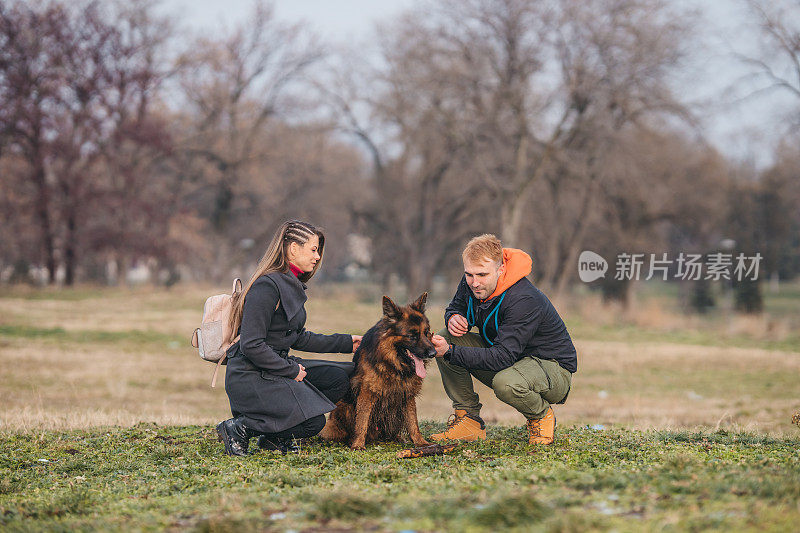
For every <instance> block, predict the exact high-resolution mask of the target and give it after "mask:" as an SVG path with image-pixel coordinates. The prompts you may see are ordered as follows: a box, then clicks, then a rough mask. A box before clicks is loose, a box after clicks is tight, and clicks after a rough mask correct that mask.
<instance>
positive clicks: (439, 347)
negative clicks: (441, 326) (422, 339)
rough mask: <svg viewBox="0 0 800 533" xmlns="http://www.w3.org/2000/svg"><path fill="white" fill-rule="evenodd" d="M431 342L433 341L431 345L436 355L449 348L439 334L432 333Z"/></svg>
mask: <svg viewBox="0 0 800 533" xmlns="http://www.w3.org/2000/svg"><path fill="white" fill-rule="evenodd" d="M431 342H432V343H433V347H434V348H436V357H441V356H443V355H444V354H445V352H446V351H447V350H449V349H450V345H449V344H448V343H447V341H446V340H445V338H444V337H442V336H441V335H434V336H433V337H431Z"/></svg>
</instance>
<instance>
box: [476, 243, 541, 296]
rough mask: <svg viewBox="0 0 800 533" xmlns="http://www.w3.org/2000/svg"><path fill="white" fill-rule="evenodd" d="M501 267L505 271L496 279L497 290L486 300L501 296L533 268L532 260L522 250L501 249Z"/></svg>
mask: <svg viewBox="0 0 800 533" xmlns="http://www.w3.org/2000/svg"><path fill="white" fill-rule="evenodd" d="M503 265H504V266H505V267H506V270H505V272H503V273H502V274H501V275H500V277H499V278H498V279H497V288H496V289H495V290H494V292H493V293H492V294H491V295H490V296H489V298H487V299H486V300H490V299H492V298H494V297H495V296H497V295H499V294H502V293H503V291H505V290H506V289H508V288H509V287H511V286H512V285H513V284H515V283H516V282H518V281H519V280H521V279H522V278H524V277H525V276H527V275H528V274H530V273H531V270H532V268H533V259H531V256H529V255H528V254H526V253H525V252H523V251H522V250H517V249H516V248H503ZM484 301H485V300H484Z"/></svg>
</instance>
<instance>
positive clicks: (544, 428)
mask: <svg viewBox="0 0 800 533" xmlns="http://www.w3.org/2000/svg"><path fill="white" fill-rule="evenodd" d="M555 440H556V415H555V413H553V408H552V407H548V408H547V412H546V413H545V414H544V417H542V418H538V419H533V418H532V419H529V420H528V444H553V443H554V442H555Z"/></svg>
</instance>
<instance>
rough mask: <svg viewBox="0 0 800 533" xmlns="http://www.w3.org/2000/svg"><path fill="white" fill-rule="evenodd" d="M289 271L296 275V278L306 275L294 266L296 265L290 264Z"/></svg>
mask: <svg viewBox="0 0 800 533" xmlns="http://www.w3.org/2000/svg"><path fill="white" fill-rule="evenodd" d="M289 269H290V270H291V271H292V274H294V275H295V277H300V274H303V273H304V272H303V271H302V270H300V269H299V268H297V267H296V266H294V264H292V263H289Z"/></svg>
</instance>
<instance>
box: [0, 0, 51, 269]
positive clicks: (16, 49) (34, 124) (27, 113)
mask: <svg viewBox="0 0 800 533" xmlns="http://www.w3.org/2000/svg"><path fill="white" fill-rule="evenodd" d="M65 16H66V13H65V10H64V8H63V7H62V6H59V5H57V4H50V5H48V6H47V7H46V8H45V9H42V10H41V11H34V10H31V9H28V8H27V7H26V6H25V5H24V4H22V3H20V2H14V3H10V4H0V152H9V151H10V152H11V153H12V154H19V155H20V156H21V158H22V159H23V160H24V161H25V162H26V163H27V165H26V166H25V168H24V169H20V170H19V171H20V173H22V174H24V177H23V180H24V181H25V182H29V183H30V184H31V190H30V194H31V195H32V196H33V197H34V198H35V199H34V200H33V201H31V202H29V203H28V202H26V203H25V204H23V206H22V207H27V208H30V209H32V210H33V211H34V212H35V213H36V221H37V225H38V227H39V233H40V234H39V239H40V242H41V249H42V256H43V257H42V259H43V261H44V264H45V266H46V267H47V270H48V272H49V276H50V282H51V283H52V282H53V281H54V280H55V275H56V266H57V257H56V253H57V252H56V240H57V236H56V227H57V223H56V222H55V220H54V218H55V213H54V210H55V207H54V205H53V203H54V202H53V198H52V197H53V194H54V191H53V187H52V174H51V171H50V164H51V161H52V151H53V140H52V139H53V136H54V135H53V134H54V131H56V129H57V125H56V121H55V119H54V117H53V116H52V115H51V114H50V113H49V112H48V110H49V109H51V108H53V107H55V106H57V105H58V101H59V93H58V90H59V87H60V84H61V83H62V81H63V72H61V71H58V70H57V69H55V68H53V65H54V64H57V63H59V62H60V61H62V57H61V56H62V54H63V50H62V49H61V25H62V21H63V19H64V18H65ZM12 177H13V175H12V174H6V173H4V174H3V177H2V178H0V179H2V180H3V181H4V182H5V183H8V180H10V179H11V178H12Z"/></svg>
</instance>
